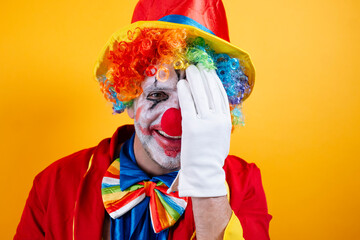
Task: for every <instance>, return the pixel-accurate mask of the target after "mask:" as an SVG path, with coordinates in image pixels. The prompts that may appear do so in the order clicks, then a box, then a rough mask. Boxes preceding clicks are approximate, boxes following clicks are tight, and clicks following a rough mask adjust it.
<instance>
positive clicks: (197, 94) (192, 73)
mask: <svg viewBox="0 0 360 240" xmlns="http://www.w3.org/2000/svg"><path fill="white" fill-rule="evenodd" d="M186 78H187V80H188V82H189V85H190V89H191V93H192V96H193V98H194V102H195V108H196V112H197V114H198V116H200V117H201V116H204V115H205V113H206V112H207V111H208V110H209V100H208V97H207V94H206V91H205V86H204V83H203V80H202V77H201V74H200V71H199V69H198V68H197V67H195V66H194V65H190V66H189V67H188V68H187V69H186Z"/></svg>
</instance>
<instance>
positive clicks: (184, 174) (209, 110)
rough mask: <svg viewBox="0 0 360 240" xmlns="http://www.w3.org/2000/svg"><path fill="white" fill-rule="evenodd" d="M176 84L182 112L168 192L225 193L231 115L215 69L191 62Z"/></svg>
mask: <svg viewBox="0 0 360 240" xmlns="http://www.w3.org/2000/svg"><path fill="white" fill-rule="evenodd" d="M186 78H187V81H186V80H180V81H179V82H178V84H177V88H178V96H179V102H180V108H181V114H182V139H181V169H180V171H179V174H178V176H177V178H176V180H175V181H174V183H173V185H172V186H171V188H170V189H169V191H174V190H176V188H177V190H178V191H179V196H182V197H183V196H189V197H216V196H224V195H226V194H227V191H226V185H225V172H224V170H223V168H222V167H223V165H224V161H225V158H226V157H227V155H228V153H229V147H230V134H231V127H232V125H231V117H230V109H229V103H228V98H227V95H226V92H225V89H224V87H223V85H222V83H221V81H220V79H219V77H218V76H217V74H216V72H215V71H214V70H206V69H204V67H203V66H201V65H198V67H195V66H194V65H191V66H189V67H188V68H187V69H186Z"/></svg>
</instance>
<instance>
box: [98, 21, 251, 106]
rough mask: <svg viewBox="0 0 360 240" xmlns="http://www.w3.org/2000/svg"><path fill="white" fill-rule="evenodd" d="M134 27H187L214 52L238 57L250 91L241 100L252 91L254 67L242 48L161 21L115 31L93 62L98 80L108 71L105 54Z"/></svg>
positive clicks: (147, 22) (209, 35)
mask: <svg viewBox="0 0 360 240" xmlns="http://www.w3.org/2000/svg"><path fill="white" fill-rule="evenodd" d="M136 28H162V29H175V28H184V29H187V31H188V34H189V35H190V36H197V37H202V38H204V39H205V41H206V43H207V44H208V45H209V46H210V47H211V48H212V49H213V50H214V51H215V52H216V53H226V54H228V55H229V56H230V57H235V58H237V59H239V61H240V64H241V66H242V67H243V72H244V74H245V75H246V76H247V77H248V82H249V86H250V88H251V91H249V93H248V94H247V95H245V96H244V97H243V101H244V100H245V99H246V98H248V97H249V95H250V94H251V92H252V89H253V87H254V83H255V69H254V66H253V64H252V62H251V60H250V57H249V54H248V53H246V52H245V51H243V50H242V49H240V48H238V47H236V46H235V45H233V44H231V43H229V42H227V41H225V40H223V39H221V38H219V37H217V36H215V35H213V34H211V33H208V32H205V31H203V30H200V29H198V28H196V27H193V26H189V25H185V24H178V23H170V22H162V21H138V22H135V23H132V24H130V25H128V26H126V27H124V28H122V29H120V30H118V31H117V32H115V33H114V34H113V35H112V36H111V38H110V39H109V40H108V41H107V43H106V44H105V46H104V48H103V49H102V50H101V52H100V55H99V57H98V59H97V61H96V63H95V68H94V74H95V78H96V79H97V80H98V81H99V80H101V79H102V78H103V77H104V76H105V75H106V72H107V71H108V66H109V64H110V62H109V60H108V58H107V56H108V54H109V52H110V51H112V50H113V49H114V47H115V45H116V43H117V42H121V41H126V42H128V41H129V38H128V31H132V32H133V31H134V30H135V29H136Z"/></svg>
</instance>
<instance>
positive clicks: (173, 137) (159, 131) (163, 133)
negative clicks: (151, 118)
mask: <svg viewBox="0 0 360 240" xmlns="http://www.w3.org/2000/svg"><path fill="white" fill-rule="evenodd" d="M157 131H158V133H160V135H163V136H164V137H167V138H172V139H181V136H170V135H167V134H166V133H165V132H163V131H161V130H157Z"/></svg>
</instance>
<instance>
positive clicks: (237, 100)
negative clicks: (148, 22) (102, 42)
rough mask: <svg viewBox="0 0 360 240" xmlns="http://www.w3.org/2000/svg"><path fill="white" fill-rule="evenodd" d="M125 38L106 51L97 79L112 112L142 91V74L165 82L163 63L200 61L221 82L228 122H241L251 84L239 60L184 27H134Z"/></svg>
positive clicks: (120, 109)
mask: <svg viewBox="0 0 360 240" xmlns="http://www.w3.org/2000/svg"><path fill="white" fill-rule="evenodd" d="M127 38H128V40H127V41H120V42H116V46H115V47H114V49H113V50H112V51H109V53H108V55H107V59H108V61H109V63H110V64H109V68H108V71H107V73H106V75H105V76H102V77H101V78H99V79H98V81H99V83H100V87H101V90H102V92H103V94H104V96H105V98H106V99H107V100H108V101H110V102H111V103H112V104H113V110H114V113H122V112H123V111H124V110H125V109H126V107H129V106H131V105H132V103H133V100H134V99H135V98H136V97H138V96H139V95H140V94H141V93H142V88H141V83H142V81H143V80H144V79H145V76H154V75H155V74H156V75H157V79H160V80H161V79H162V80H163V81H166V78H167V74H166V71H168V70H167V69H166V67H165V65H173V66H174V68H175V69H185V68H186V67H187V66H189V65H190V64H198V63H200V64H202V65H203V66H204V67H205V68H207V69H215V70H216V73H217V74H218V76H219V78H220V80H221V81H222V83H223V85H224V88H225V90H226V93H227V95H228V99H229V104H230V109H231V117H232V124H233V125H234V126H235V125H244V118H243V114H242V111H241V107H242V100H243V98H244V96H246V95H248V94H250V92H251V86H250V84H249V81H248V77H247V76H246V75H245V74H244V67H243V66H242V64H241V61H239V59H237V58H232V57H231V56H229V55H227V54H224V53H216V52H215V51H214V50H212V49H211V48H210V47H209V45H208V44H207V43H206V42H205V40H204V39H203V38H201V37H193V36H191V35H189V34H188V32H187V30H186V29H161V28H136V29H135V30H134V31H128V33H127ZM155 66H160V67H158V69H157V68H156V67H155ZM161 72H165V74H163V73H162V74H161Z"/></svg>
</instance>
